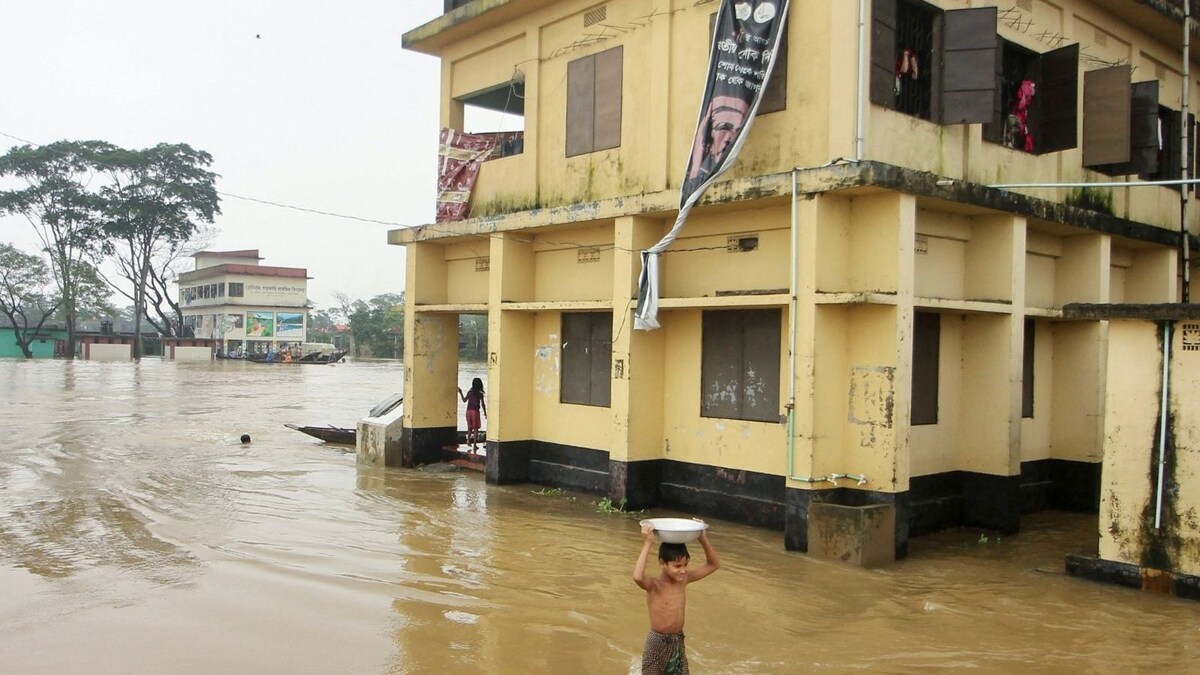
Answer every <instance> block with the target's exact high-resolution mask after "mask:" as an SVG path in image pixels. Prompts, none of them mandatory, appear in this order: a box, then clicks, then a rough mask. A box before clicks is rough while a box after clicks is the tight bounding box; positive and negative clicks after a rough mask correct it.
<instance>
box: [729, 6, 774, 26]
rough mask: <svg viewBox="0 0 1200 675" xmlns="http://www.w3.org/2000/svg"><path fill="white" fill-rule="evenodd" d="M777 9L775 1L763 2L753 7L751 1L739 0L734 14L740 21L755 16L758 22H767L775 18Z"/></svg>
mask: <svg viewBox="0 0 1200 675" xmlns="http://www.w3.org/2000/svg"><path fill="white" fill-rule="evenodd" d="M777 11H778V10H776V8H775V3H774V2H762V3H759V5H758V6H757V7H752V6H751V4H750V3H749V2H739V3H738V4H737V5H735V6H734V8H733V13H734V16H736V17H737V19H738V21H749V20H750V17H751V16H753V17H754V20H755V21H757V22H758V23H766V22H768V21H770V20H771V19H774V18H775V13H776V12H777Z"/></svg>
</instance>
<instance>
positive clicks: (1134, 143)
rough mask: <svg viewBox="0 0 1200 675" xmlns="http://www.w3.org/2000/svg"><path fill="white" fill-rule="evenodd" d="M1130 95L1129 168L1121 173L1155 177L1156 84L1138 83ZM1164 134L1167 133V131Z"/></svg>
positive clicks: (1156, 153) (1157, 146) (1156, 141)
mask: <svg viewBox="0 0 1200 675" xmlns="http://www.w3.org/2000/svg"><path fill="white" fill-rule="evenodd" d="M1131 91H1132V97H1133V100H1132V102H1131V103H1130V120H1129V139H1130V150H1129V166H1128V168H1127V170H1126V171H1125V172H1124V173H1126V174H1131V173H1136V174H1144V173H1154V172H1155V171H1157V170H1158V151H1159V145H1158V139H1159V129H1158V126H1159V125H1158V80H1151V81H1149V82H1137V83H1135V84H1134V85H1133V86H1132V87H1131ZM1165 126H1166V127H1170V126H1171V125H1170V124H1167V125H1165ZM1163 132H1164V133H1170V131H1169V129H1163ZM1164 140H1165V139H1164Z"/></svg>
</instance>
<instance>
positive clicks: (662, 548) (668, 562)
mask: <svg viewBox="0 0 1200 675" xmlns="http://www.w3.org/2000/svg"><path fill="white" fill-rule="evenodd" d="M691 559H692V556H690V555H688V550H687V544H668V543H666V542H664V543H662V544H659V545H658V562H659V564H660V565H662V568H663V574H669V575H671V576H673V577H676V578H678V579H680V580H682V579H684V578H686V577H687V566H688V563H689V562H691Z"/></svg>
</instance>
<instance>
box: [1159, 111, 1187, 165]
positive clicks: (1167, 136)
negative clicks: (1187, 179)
mask: <svg viewBox="0 0 1200 675" xmlns="http://www.w3.org/2000/svg"><path fill="white" fill-rule="evenodd" d="M1166 113H1167V115H1166V117H1167V124H1163V125H1162V135H1163V137H1162V139H1161V142H1162V150H1163V151H1162V155H1161V156H1162V159H1163V160H1164V161H1163V162H1162V163H1161V164H1159V165H1158V167H1156V172H1155V175H1156V176H1158V177H1159V179H1160V180H1178V179H1179V178H1180V173H1181V172H1182V171H1183V152H1182V148H1181V147H1180V143H1181V142H1182V140H1183V139H1182V138H1180V136H1181V135H1182V134H1183V113H1181V112H1179V111H1178V110H1167V111H1166Z"/></svg>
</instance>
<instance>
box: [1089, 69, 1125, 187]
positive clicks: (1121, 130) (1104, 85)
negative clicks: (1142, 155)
mask: <svg viewBox="0 0 1200 675" xmlns="http://www.w3.org/2000/svg"><path fill="white" fill-rule="evenodd" d="M1131 73H1132V70H1131V69H1130V67H1129V66H1113V67H1111V68H1102V69H1100V70H1091V71H1088V72H1086V73H1084V74H1083V165H1084V166H1086V167H1091V168H1095V167H1102V166H1104V165H1112V164H1121V163H1124V162H1128V161H1129V133H1130V114H1129V113H1130V105H1131V99H1130V89H1131V87H1130V84H1129V82H1130V74H1131Z"/></svg>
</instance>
